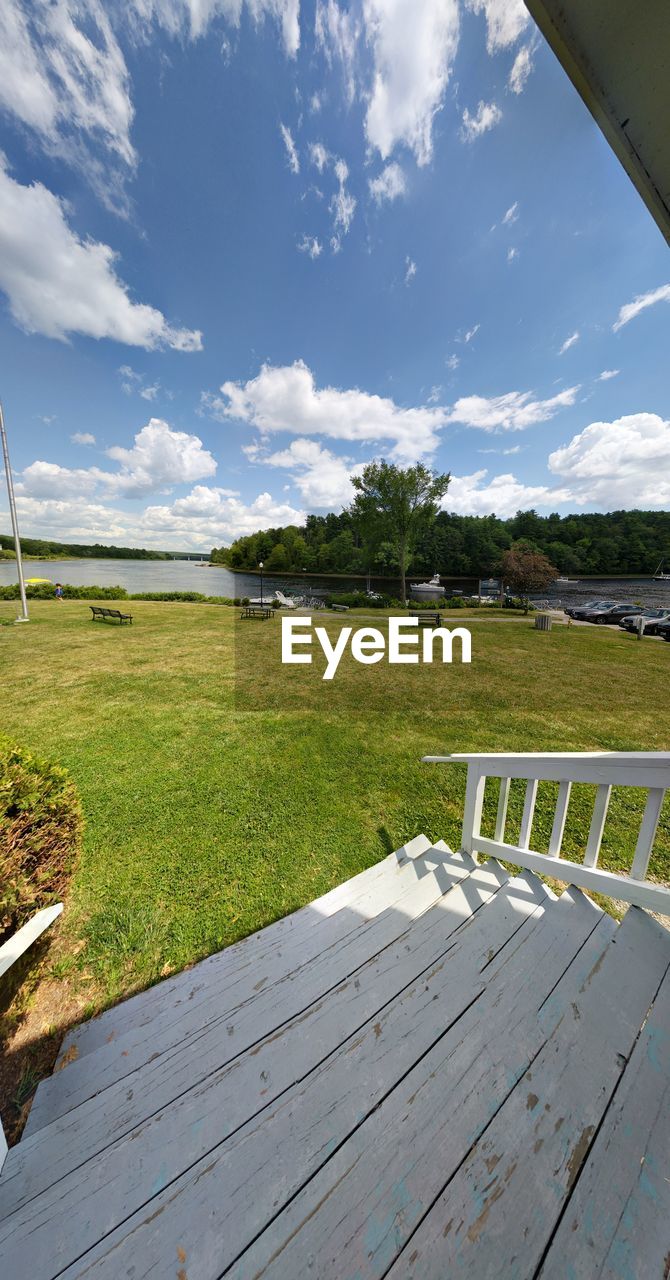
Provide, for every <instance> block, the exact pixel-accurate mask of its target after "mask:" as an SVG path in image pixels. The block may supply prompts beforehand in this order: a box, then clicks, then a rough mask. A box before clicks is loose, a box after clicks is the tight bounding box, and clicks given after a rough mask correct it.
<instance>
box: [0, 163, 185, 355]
mask: <svg viewBox="0 0 670 1280" xmlns="http://www.w3.org/2000/svg"><path fill="white" fill-rule="evenodd" d="M115 263H116V255H115V253H114V251H113V250H112V249H111V248H110V247H109V245H106V244H103V243H101V242H100V241H95V240H82V239H80V238H79V236H78V235H77V234H76V233H75V232H74V231H73V230H72V229H71V227H70V226H69V225H68V222H67V219H66V208H65V205H64V203H63V202H62V201H61V200H59V199H58V197H57V196H55V195H53V194H52V192H50V191H48V190H47V188H46V187H44V186H42V184H41V183H34V184H33V185H32V186H30V187H24V186H22V185H21V184H20V183H18V182H16V181H15V180H14V179H13V178H11V177H10V176H9V174H8V173H7V171H6V169H5V168H3V167H2V166H0V288H1V289H2V290H3V291H4V292H5V293H6V295H7V297H8V299H9V306H10V310H11V313H12V316H13V318H14V320H15V321H16V323H17V324H18V325H19V326H20V327H21V328H22V329H25V330H26V332H27V333H41V334H44V335H45V336H46V337H48V338H60V339H61V340H64V339H66V338H67V336H68V334H70V333H82V334H86V335H87V336H88V337H91V338H113V339H115V340H116V341H117V342H124V343H127V344H128V345H130V346H137V347H144V348H146V349H147V350H153V349H155V348H158V347H172V348H173V350H175V351H199V350H201V348H202V335H201V333H200V331H199V330H193V329H177V328H174V327H173V326H172V325H170V324H168V322H167V320H166V319H165V316H164V315H163V314H162V313H161V312H160V311H158V310H156V308H155V307H150V306H147V305H146V304H145V303H139V302H133V300H132V299H131V297H130V294H129V290H128V287H127V285H125V284H124V283H123V281H122V280H121V279H120V278H119V276H118V275H117V273H116V269H115Z"/></svg>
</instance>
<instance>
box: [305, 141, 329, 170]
mask: <svg viewBox="0 0 670 1280" xmlns="http://www.w3.org/2000/svg"><path fill="white" fill-rule="evenodd" d="M309 158H310V160H311V162H312V164H313V165H315V166H316V168H317V169H318V170H319V173H323V171H324V169H325V167H326V165H327V164H328V159H329V156H328V152H327V151H326V148H325V147H324V145H323V143H322V142H310V144H309Z"/></svg>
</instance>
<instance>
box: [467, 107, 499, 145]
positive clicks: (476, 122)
mask: <svg viewBox="0 0 670 1280" xmlns="http://www.w3.org/2000/svg"><path fill="white" fill-rule="evenodd" d="M501 120H502V111H501V110H500V107H499V106H498V105H497V104H496V103H495V102H480V103H479V106H478V107H477V110H476V111H475V114H474V115H471V114H470V112H469V111H468V108H467V107H466V108H465V111H464V112H463V125H462V128H461V137H462V139H463V141H464V142H474V141H475V138H481V136H482V134H483V133H488V131H489V129H494V128H495V126H496V125H497V124H500V121H501Z"/></svg>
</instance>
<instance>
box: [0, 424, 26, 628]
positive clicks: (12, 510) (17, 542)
mask: <svg viewBox="0 0 670 1280" xmlns="http://www.w3.org/2000/svg"><path fill="white" fill-rule="evenodd" d="M0 436H2V456H3V459H4V463H5V476H6V479H7V497H8V499H9V515H10V518H11V521H12V533H13V534H14V550H15V552H16V568H17V570H18V575H19V591H20V592H21V616H20V617H19V618H17V619H16V621H17V622H28V620H29V619H28V601H27V599H26V584H25V582H24V580H23V560H22V558H21V539H20V537H19V524H18V520H17V518H16V502H15V501H14V481H13V479H12V468H11V464H10V461H9V449H8V448H7V432H6V431H5V416H4V414H3V412H2V404H1V403H0Z"/></svg>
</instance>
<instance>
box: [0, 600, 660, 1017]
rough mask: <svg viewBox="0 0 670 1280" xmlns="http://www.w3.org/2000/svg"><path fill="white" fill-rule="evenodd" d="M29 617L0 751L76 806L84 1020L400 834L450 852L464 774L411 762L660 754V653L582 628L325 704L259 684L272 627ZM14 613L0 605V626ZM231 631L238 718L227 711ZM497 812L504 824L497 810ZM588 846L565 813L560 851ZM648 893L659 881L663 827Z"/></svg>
mask: <svg viewBox="0 0 670 1280" xmlns="http://www.w3.org/2000/svg"><path fill="white" fill-rule="evenodd" d="M31 612H32V618H33V621H32V622H31V623H30V624H29V625H28V626H24V627H18V626H17V627H4V628H2V630H1V631H0V645H1V646H2V674H1V676H0V680H1V682H2V685H3V689H2V690H1V691H0V692H1V694H2V699H3V706H4V716H3V730H4V731H5V732H6V733H7V734H9V735H11V736H12V737H13V738H14V739H16V740H17V741H18V742H20V743H22V744H23V745H25V746H27V747H30V748H33V749H38V750H39V752H40V753H43V754H46V755H49V756H50V757H52V758H53V759H55V760H57V761H59V762H60V763H62V764H65V765H66V766H67V767H68V769H69V770H70V771H71V774H72V776H73V778H74V780H75V782H76V784H77V786H78V788H79V791H80V793H81V797H82V802H83V810H84V815H85V819H86V831H85V841H84V855H83V858H82V861H81V864H80V866H79V868H78V871H77V873H76V876H75V880H74V885H73V890H72V894H71V899H70V903H69V906H68V911H67V913H66V917H65V920H64V924H63V929H64V937H65V939H66V944H67V945H66V947H65V952H64V955H63V957H62V958H61V960H60V962H59V964H60V968H59V973H61V974H69V976H70V977H71V979H72V980H73V981H74V982H82V983H84V984H85V983H87V982H88V983H89V989H90V991H91V1004H92V1005H93V1006H94V1007H99V1006H100V1004H102V1003H104V1002H105V1001H108V1000H112V999H115V998H117V997H118V996H119V995H121V994H122V993H124V992H127V991H129V990H132V989H134V988H136V987H138V986H143V985H145V984H147V983H149V982H151V981H153V980H155V979H156V978H157V977H159V976H160V975H161V973H165V972H168V971H169V970H172V969H175V968H179V967H181V966H183V965H184V964H187V963H189V962H190V961H193V960H195V959H197V958H198V957H200V956H203V955H205V954H206V953H208V952H210V951H212V950H214V949H217V948H219V947H221V946H223V945H225V944H227V943H230V942H232V941H234V940H235V939H236V938H239V937H240V936H242V935H243V934H245V933H247V932H249V931H250V930H253V929H255V928H258V927H259V926H261V925H263V924H266V923H267V922H269V921H271V920H273V919H274V918H276V917H277V916H279V915H281V914H283V913H285V912H287V911H291V910H293V909H294V908H296V907H298V906H300V905H301V904H302V903H304V902H307V901H309V900H310V899H312V898H314V897H315V896H317V895H318V894H320V893H322V892H324V891H325V890H326V889H327V888H328V887H329V886H331V885H333V884H335V883H337V882H338V881H340V880H342V879H344V878H345V877H347V876H351V875H353V874H354V873H355V872H357V871H359V870H361V869H362V868H363V867H365V866H367V865H369V864H371V863H372V862H374V861H375V860H376V859H378V858H380V857H382V856H383V855H385V854H386V853H387V852H389V851H390V850H392V849H393V848H397V847H398V846H399V845H401V844H402V843H403V842H404V841H405V840H406V839H408V838H409V837H410V836H413V835H415V834H416V833H417V832H419V831H425V832H426V833H427V834H428V835H429V836H432V837H433V838H437V837H439V836H442V837H444V838H446V839H447V840H448V841H449V842H450V843H451V844H454V845H456V844H457V843H458V839H459V824H460V817H461V812H462V802H463V791H464V772H463V770H462V769H461V768H460V767H448V768H447V767H445V768H439V767H432V768H431V767H429V766H425V765H422V764H421V763H420V757H421V755H422V754H424V753H427V752H440V753H447V752H449V751H456V750H459V751H462V750H477V749H488V750H541V749H554V750H558V749H562V750H578V749H597V748H608V749H644V750H654V749H668V748H669V747H670V713H669V712H668V710H667V702H666V699H665V696H664V694H665V689H666V686H667V677H668V661H669V659H670V648H669V647H668V646H667V645H663V644H656V643H653V642H649V643H643V644H638V643H637V642H636V641H635V640H633V639H632V638H631V637H628V636H627V635H624V634H615V633H612V632H609V631H603V630H601V629H599V628H593V629H588V628H582V629H577V628H571V629H567V628H563V627H561V628H554V630H553V631H552V632H551V633H550V634H541V633H538V632H535V631H534V630H533V626H532V622H531V621H530V620H529V619H523V618H506V619H505V623H504V625H500V620H494V619H490V620H488V621H487V622H486V624H485V623H484V622H482V624H481V625H478V626H476V627H474V626H473V662H472V665H471V666H470V667H461V666H460V665H458V666H452V667H448V668H444V667H442V666H435V667H432V668H427V667H424V668H421V669H420V670H417V669H412V668H405V669H402V668H398V667H389V666H387V665H386V663H383V664H380V665H379V666H377V667H375V668H362V667H359V666H357V664H355V663H353V662H351V660H350V659H344V660H343V663H342V667H341V669H340V672H339V673H338V678H337V680H336V681H334V682H333V683H332V685H331V686H329V687H328V688H325V687H324V685H323V684H322V683H320V681H319V680H318V678H317V679H312V680H311V682H310V683H308V685H305V684H304V683H303V684H302V685H299V684H298V683H292V682H294V681H295V680H296V679H297V678H298V677H299V676H300V675H301V672H300V669H299V668H289V669H286V668H279V667H278V666H277V663H276V652H277V648H278V643H279V639H278V619H277V618H276V619H274V621H273V622H271V623H260V624H259V623H251V624H247V626H248V629H247V631H246V632H242V633H240V632H239V626H240V624H239V623H238V622H237V621H236V620H237V617H238V612H239V611H237V610H233V609H225V608H220V607H212V606H208V605H195V606H194V605H189V604H181V605H171V606H168V605H164V604H153V603H136V604H134V605H133V614H134V616H135V623H134V625H133V626H132V627H125V628H123V629H121V628H118V627H113V626H106V625H100V624H98V625H94V624H92V623H91V622H90V621H89V615H88V610H87V609H86V608H85V606H84V605H83V603H77V602H74V601H72V602H70V601H66V602H65V603H63V604H62V605H56V604H55V603H53V602H36V603H35V604H34V605H33V606H32V610H31ZM14 613H15V608H14V606H13V605H12V604H11V603H3V604H0V619H7V620H8V619H10V618H11V617H12V616H13V615H14ZM353 616H354V615H349V616H348V619H347V620H348V621H349V622H350V621H351V620H352V618H353ZM342 621H343V620H342V619H333V620H329V622H328V626H329V628H331V629H332V631H333V632H334V631H336V630H338V629H339V626H340V625H341V623H342ZM464 621H466V618H465V616H463V615H461V616H459V618H458V622H459V623H463V622H464ZM377 622H378V619H376V620H375V625H376V624H377ZM236 627H238V633H237V634H238V641H239V643H241V644H242V645H243V652H244V656H245V662H246V663H247V666H248V664H249V662H250V663H251V667H252V668H253V671H254V672H255V678H256V690H257V702H256V705H257V708H258V709H256V710H246V709H245V707H246V706H247V705H249V704H248V702H247V703H245V700H244V698H243V697H242V698H240V696H239V688H238V689H237V695H238V696H237V697H236V685H235V680H234V667H235V628H236ZM240 634H241V638H240ZM239 652H240V651H239V650H238V656H239ZM247 674H248V669H247ZM289 677H290V679H289ZM549 798H550V797H549V795H546V796H545V797H544V801H543V803H541V805H540V810H539V825H538V830H539V832H540V836H541V839H543V840H544V841H545V842H546V839H547V837H548V827H549ZM613 809H614V816H615V818H616V819H617V821H616V822H615V823H613V824H612V834H611V835H609V834H608V833H606V848H605V857H604V863H605V865H609V866H610V867H616V866H617V865H620V866H624V865H625V866H626V867H627V868H628V867H629V865H630V848H631V845H630V840H631V838H632V832H633V829H634V823H635V818H636V813H637V814H639V804H638V800H637V797H636V798H635V802H634V803H633V801H632V800H631V797H630V796H626V797H622V796H616V795H615V797H614V805H613ZM512 812H513V818H512V824H513V823H514V822H517V823H518V820H519V815H520V798H519V797H518V796H517V797H515V802H514V804H513V807H512ZM587 825H588V807H587V801H586V797H585V796H584V795H583V794H582V795H580V794H579V793H578V794H577V796H576V799H575V803H574V805H573V809H572V819H571V824H569V830H568V845H569V846H570V845H572V847H574V848H577V847H578V845H579V842H580V841H583V839H584V837H585V833H586V828H587ZM652 874H653V875H654V876H656V877H657V878H659V879H663V880H667V879H669V878H670V822H669V821H668V815H667V813H666V815H665V817H664V821H663V824H662V829H661V832H660V835H659V840H658V847H657V851H656V854H655V858H654V862H653V864H652Z"/></svg>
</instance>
